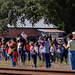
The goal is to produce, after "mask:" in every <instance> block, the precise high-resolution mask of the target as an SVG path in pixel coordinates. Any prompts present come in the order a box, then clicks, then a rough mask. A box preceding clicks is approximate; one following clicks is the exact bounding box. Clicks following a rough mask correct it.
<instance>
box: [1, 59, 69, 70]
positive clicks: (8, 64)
mask: <svg viewBox="0 0 75 75" xmlns="http://www.w3.org/2000/svg"><path fill="white" fill-rule="evenodd" d="M0 66H5V67H11V60H9V61H7V62H6V61H0ZM16 67H25V68H27V67H28V68H30V67H34V64H33V61H30V62H28V61H27V60H26V62H25V65H22V63H21V62H20V61H18V65H17V66H16ZM37 68H45V62H42V61H40V60H39V59H37ZM51 69H70V66H69V62H68V63H67V64H65V62H64V61H63V63H62V64H58V62H57V61H56V62H55V63H52V64H51Z"/></svg>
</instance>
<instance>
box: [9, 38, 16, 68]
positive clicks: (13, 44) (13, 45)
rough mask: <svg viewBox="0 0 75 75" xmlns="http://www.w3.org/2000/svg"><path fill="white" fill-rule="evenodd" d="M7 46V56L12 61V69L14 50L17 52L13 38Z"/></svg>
mask: <svg viewBox="0 0 75 75" xmlns="http://www.w3.org/2000/svg"><path fill="white" fill-rule="evenodd" d="M8 46H9V50H8V54H9V56H10V58H11V61H12V67H14V66H15V64H14V62H13V52H14V50H17V44H16V38H13V39H12V40H11V43H9V42H8Z"/></svg>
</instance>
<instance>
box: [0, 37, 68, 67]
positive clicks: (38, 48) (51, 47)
mask: <svg viewBox="0 0 75 75" xmlns="http://www.w3.org/2000/svg"><path fill="white" fill-rule="evenodd" d="M12 40H13V41H12ZM12 40H11V41H9V42H7V43H5V41H4V39H2V41H1V43H0V47H1V51H2V56H3V58H2V60H9V59H10V58H11V60H12V66H13V67H14V66H16V64H18V61H19V60H20V61H21V63H22V65H25V60H26V58H27V59H28V61H31V60H33V63H34V67H35V68H36V67H37V65H36V64H37V58H39V60H40V61H42V62H43V61H45V64H46V68H49V67H51V63H55V61H56V59H60V63H62V61H63V57H65V59H66V60H65V62H66V63H67V54H68V50H66V49H65V48H64V47H63V43H65V44H66V42H65V40H60V39H59V40H58V41H56V39H55V38H53V39H52V38H51V36H40V37H39V40H38V41H36V42H33V41H29V40H27V39H23V38H22V37H18V38H17V39H15V38H14V39H12ZM14 46H15V47H14Z"/></svg>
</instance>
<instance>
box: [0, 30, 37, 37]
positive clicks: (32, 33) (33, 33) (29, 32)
mask: <svg viewBox="0 0 75 75" xmlns="http://www.w3.org/2000/svg"><path fill="white" fill-rule="evenodd" d="M22 32H25V34H27V36H28V37H30V36H31V37H33V36H35V37H37V36H38V31H37V30H36V29H16V30H15V29H9V31H8V34H7V35H2V34H0V37H4V38H8V37H9V38H14V37H17V36H18V35H19V34H21V33H22Z"/></svg>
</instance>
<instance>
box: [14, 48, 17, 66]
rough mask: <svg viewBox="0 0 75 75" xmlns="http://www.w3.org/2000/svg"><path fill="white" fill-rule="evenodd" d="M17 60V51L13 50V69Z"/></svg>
mask: <svg viewBox="0 0 75 75" xmlns="http://www.w3.org/2000/svg"><path fill="white" fill-rule="evenodd" d="M17 60H18V53H17V50H16V49H15V50H14V52H13V67H15V66H16V63H17Z"/></svg>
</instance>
